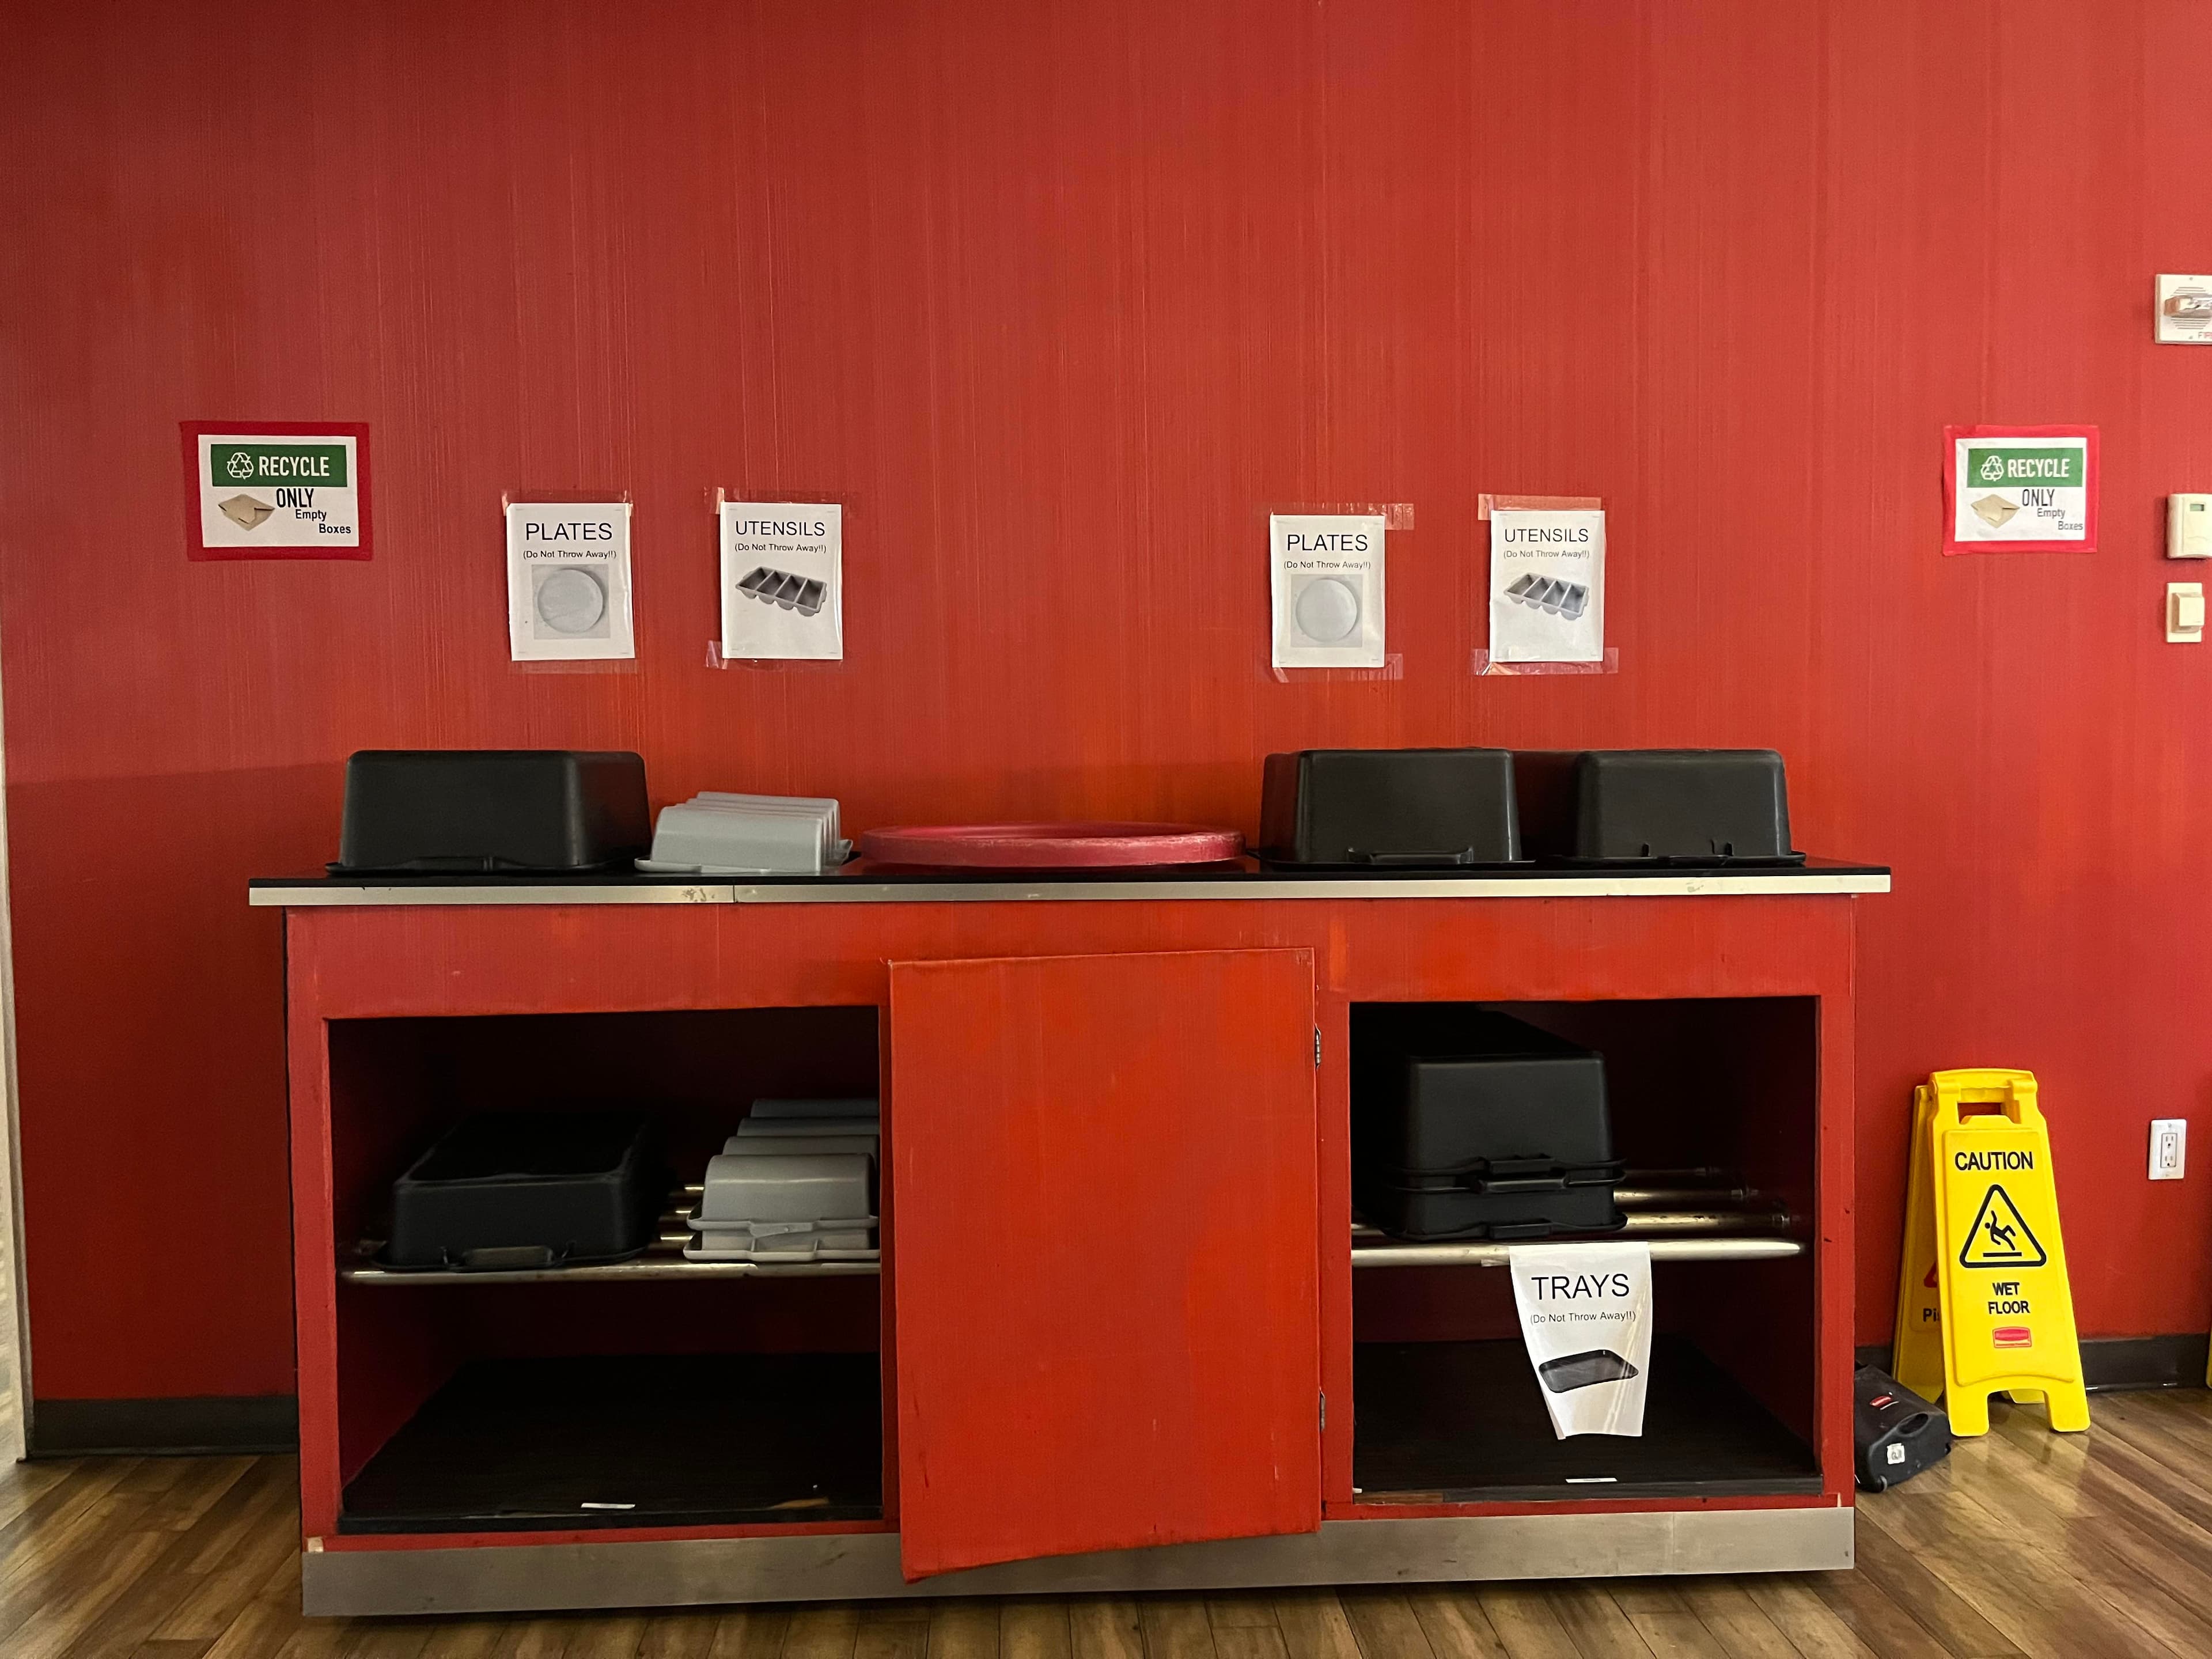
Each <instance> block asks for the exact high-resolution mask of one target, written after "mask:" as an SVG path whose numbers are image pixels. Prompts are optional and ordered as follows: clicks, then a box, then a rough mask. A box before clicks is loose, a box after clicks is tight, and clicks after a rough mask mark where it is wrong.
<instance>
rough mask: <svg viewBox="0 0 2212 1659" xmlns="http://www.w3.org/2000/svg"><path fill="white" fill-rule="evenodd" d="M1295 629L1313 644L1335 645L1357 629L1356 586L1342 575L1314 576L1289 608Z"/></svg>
mask: <svg viewBox="0 0 2212 1659" xmlns="http://www.w3.org/2000/svg"><path fill="white" fill-rule="evenodd" d="M1291 620H1292V621H1294V622H1296V623H1297V625H1298V632H1300V633H1301V634H1303V635H1305V636H1306V637H1307V638H1308V639H1310V640H1311V641H1313V642H1314V643H1315V644H1316V645H1335V644H1338V643H1340V641H1345V640H1348V639H1350V638H1352V635H1355V634H1357V633H1358V631H1359V590H1358V588H1356V587H1354V586H1352V584H1351V583H1350V582H1348V581H1346V580H1344V579H1343V578H1342V577H1341V576H1316V578H1315V579H1314V580H1311V581H1310V582H1308V583H1307V584H1306V585H1305V586H1304V589H1303V590H1301V591H1300V592H1299V594H1298V597H1297V602H1296V603H1295V604H1294V605H1292V606H1291Z"/></svg>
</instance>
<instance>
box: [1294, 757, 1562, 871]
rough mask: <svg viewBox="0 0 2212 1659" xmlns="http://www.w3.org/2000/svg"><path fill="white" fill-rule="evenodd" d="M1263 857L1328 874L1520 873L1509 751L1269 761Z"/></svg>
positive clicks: (1518, 836) (1511, 760) (1518, 835)
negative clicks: (1389, 869) (1502, 869)
mask: <svg viewBox="0 0 2212 1659" xmlns="http://www.w3.org/2000/svg"><path fill="white" fill-rule="evenodd" d="M1260 841H1261V847H1260V856H1261V858H1262V859H1263V860H1266V861H1267V862H1268V863H1270V864H1277V865H1304V866H1316V867H1321V868H1328V867H1331V866H1340V867H1341V866H1350V867H1354V868H1361V869H1373V868H1376V867H1378V866H1401V867H1405V868H1409V869H1420V868H1442V867H1449V866H1467V865H1497V864H1517V863H1519V862H1521V861H1522V860H1521V832H1520V829H1519V825H1518V822H1517V819H1516V808H1515V805H1514V799H1513V757H1512V756H1511V755H1510V754H1509V753H1507V752H1506V751H1505V750H1503V749H1307V750H1301V751H1299V752H1298V753H1296V754H1290V755H1270V756H1268V757H1267V772H1266V775H1265V782H1264V786H1263V789H1262V793H1261V806H1260Z"/></svg>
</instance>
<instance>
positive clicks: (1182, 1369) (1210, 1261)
mask: <svg viewBox="0 0 2212 1659" xmlns="http://www.w3.org/2000/svg"><path fill="white" fill-rule="evenodd" d="M1315 1048H1316V1043H1315V1035H1314V981H1313V957H1312V954H1311V952H1310V951H1303V950H1273V951H1266V950H1263V951H1189V952H1178V953H1172V954H1158V955H1150V954H1132V955H1121V956H1090V957H1026V958H1003V959H1000V960H994V961H971V962H921V963H893V964H892V966H891V970H890V1079H891V1092H890V1106H889V1109H888V1111H889V1119H890V1124H889V1128H890V1149H889V1152H888V1157H889V1161H890V1171H891V1174H890V1180H891V1184H892V1201H893V1206H894V1210H895V1213H896V1228H897V1243H896V1255H895V1260H894V1265H893V1268H892V1272H893V1274H894V1278H895V1290H896V1310H897V1312H896V1329H897V1355H898V1364H897V1412H898V1448H899V1451H898V1468H899V1491H900V1494H901V1510H900V1539H901V1557H902V1567H903V1569H904V1571H905V1573H906V1576H907V1577H908V1578H909V1579H914V1578H919V1577H923V1576H925V1575H927V1574H931V1573H939V1572H945V1571H951V1570H953V1569H956V1568H961V1567H973V1566H980V1565H987V1564H989V1563H993V1562H1000V1561H1012V1560H1018V1559H1025V1558H1030V1557H1036V1556H1048V1555H1068V1554H1075V1553H1082V1552H1085V1551H1092V1550H1109V1549H1120V1548H1126V1547H1132V1546H1136V1545H1150V1544H1178V1543H1189V1542H1193V1541H1199V1540H1205V1539H1222V1538H1243V1537H1251V1536H1255V1535H1258V1534H1269V1533H1292V1532H1309V1531H1311V1530H1313V1529H1315V1528H1317V1527H1319V1526H1320V1524H1321V1505H1322V1481H1321V1425H1320V1391H1321V1308H1320V1300H1319V1286H1318V1277H1319V1273H1318V1261H1319V1252H1320V1236H1319V1232H1318V1217H1319V1213H1320V1210H1319V1205H1318V1202H1317V1194H1316V1153H1315V1145H1316V1119H1315V1104H1314V1095H1315V1090H1314V1081H1315V1071H1316V1064H1315Z"/></svg>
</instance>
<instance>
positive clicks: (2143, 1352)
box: [1858, 1331, 2212, 1389]
mask: <svg viewBox="0 0 2212 1659" xmlns="http://www.w3.org/2000/svg"><path fill="white" fill-rule="evenodd" d="M2208 1349H2212V1337H2207V1335H2206V1334H2204V1333H2203V1332H2201V1331H2197V1332H2189V1333H2185V1334H2181V1335H2179V1336H2093V1337H2088V1338H2085V1339H2084V1340H2083V1341H2082V1343H2081V1380H2082V1381H2083V1382H2084V1383H2087V1384H2088V1385H2089V1387H2090V1388H2091V1389H2201V1388H2203V1386H2204V1365H2205V1360H2206V1355H2207V1351H2208ZM1858 1362H1859V1364H1862V1365H1879V1366H1881V1368H1882V1370H1888V1369H1889V1344H1888V1343H1887V1342H1879V1343H1875V1344H1873V1345H1871V1346H1867V1347H1863V1348H1861V1349H1860V1350H1859V1351H1858Z"/></svg>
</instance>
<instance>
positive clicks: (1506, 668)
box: [1468, 645, 1620, 678]
mask: <svg viewBox="0 0 2212 1659" xmlns="http://www.w3.org/2000/svg"><path fill="white" fill-rule="evenodd" d="M1468 672H1469V673H1471V674H1473V675H1474V676H1476V677H1477V678H1481V677H1483V676H1485V675H1489V674H1618V673H1619V672H1620V647H1619V646H1617V645H1608V646H1607V647H1606V648H1605V656H1604V659H1602V660H1601V661H1599V662H1492V661H1491V659H1490V653H1489V652H1487V651H1486V650H1483V649H1481V648H1480V647H1477V648H1476V649H1475V650H1474V652H1473V653H1471V654H1470V656H1469V658H1468Z"/></svg>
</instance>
